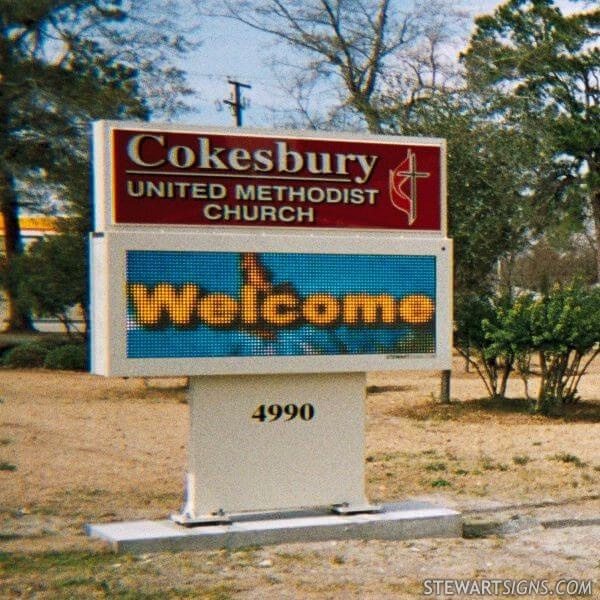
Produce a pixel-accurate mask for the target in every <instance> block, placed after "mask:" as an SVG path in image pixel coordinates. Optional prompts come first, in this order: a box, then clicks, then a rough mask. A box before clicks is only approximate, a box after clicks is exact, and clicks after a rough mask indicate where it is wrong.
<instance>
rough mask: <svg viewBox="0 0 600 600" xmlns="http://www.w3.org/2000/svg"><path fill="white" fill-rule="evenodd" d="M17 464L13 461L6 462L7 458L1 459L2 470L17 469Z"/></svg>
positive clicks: (0, 467)
mask: <svg viewBox="0 0 600 600" xmlns="http://www.w3.org/2000/svg"><path fill="white" fill-rule="evenodd" d="M16 470H17V467H16V465H13V464H12V463H9V462H6V461H5V460H0V471H16Z"/></svg>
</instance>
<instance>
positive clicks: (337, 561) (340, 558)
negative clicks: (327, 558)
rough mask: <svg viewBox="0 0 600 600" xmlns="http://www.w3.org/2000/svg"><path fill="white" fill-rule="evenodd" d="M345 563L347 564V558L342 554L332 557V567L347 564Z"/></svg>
mask: <svg viewBox="0 0 600 600" xmlns="http://www.w3.org/2000/svg"><path fill="white" fill-rule="evenodd" d="M345 562H346V558H345V557H344V555H342V554H334V555H333V556H332V557H331V564H332V565H343V564H345Z"/></svg>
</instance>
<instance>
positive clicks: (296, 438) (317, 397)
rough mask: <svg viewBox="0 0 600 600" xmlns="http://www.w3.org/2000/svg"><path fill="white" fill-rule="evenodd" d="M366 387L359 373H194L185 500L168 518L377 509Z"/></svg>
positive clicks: (210, 519)
mask: <svg viewBox="0 0 600 600" xmlns="http://www.w3.org/2000/svg"><path fill="white" fill-rule="evenodd" d="M365 389H366V375H365V373H318V374H297V375H289V374H286V375H245V376H239V375H238V376H204V377H192V378H191V379H190V389H189V395H188V398H189V404H190V443H189V472H188V479H187V494H186V503H185V506H184V508H183V511H182V513H181V514H180V515H177V516H175V517H174V520H176V521H177V522H178V523H181V524H184V525H194V524H202V523H216V522H228V521H229V520H230V518H231V517H232V516H233V515H235V514H236V513H248V512H258V511H265V510H282V509H284V510H285V509H297V508H301V507H315V506H331V507H332V510H335V511H336V512H340V513H343V514H349V513H357V512H372V511H376V510H377V509H378V507H375V506H372V505H370V504H369V503H368V502H367V500H366V498H365V494H364V487H365V486H364V479H365V474H364V465H365V460H364V421H365ZM253 415H254V416H253Z"/></svg>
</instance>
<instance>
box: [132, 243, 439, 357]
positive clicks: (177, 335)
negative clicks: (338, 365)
mask: <svg viewBox="0 0 600 600" xmlns="http://www.w3.org/2000/svg"><path fill="white" fill-rule="evenodd" d="M126 285H127V338H126V347H127V350H126V351H127V358H128V359H136V358H191V357H268V356H311V355H358V354H386V355H389V354H402V355H406V354H414V355H418V354H433V353H435V351H436V335H435V331H436V327H435V322H436V312H437V311H436V308H437V307H436V301H435V299H436V257H435V256H421V255H418V256H413V255H373V254H331V253H327V254H325V253H322V254H312V253H289V252H213V251H162V250H127V251H126Z"/></svg>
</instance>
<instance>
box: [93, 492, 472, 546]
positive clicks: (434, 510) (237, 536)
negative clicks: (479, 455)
mask: <svg viewBox="0 0 600 600" xmlns="http://www.w3.org/2000/svg"><path fill="white" fill-rule="evenodd" d="M86 532H87V534H88V535H89V536H91V537H94V538H100V539H102V540H105V541H106V542H108V543H109V544H110V545H111V547H112V548H113V550H114V551H115V552H130V553H142V552H164V551H181V550H215V549H221V548H240V547H244V546H267V545H273V544H283V543H290V542H322V541H327V540H351V539H379V540H408V539H417V538H434V537H435V538H439V537H460V536H461V535H462V517H461V514H460V513H458V512H456V511H454V510H449V509H447V508H440V507H436V506H432V505H430V504H425V503H422V502H402V503H397V504H384V505H383V506H382V510H381V512H378V513H368V514H354V515H332V514H331V513H329V512H327V511H326V509H323V510H306V511H294V512H293V513H290V512H280V513H268V514H265V515H258V514H256V513H254V514H253V515H252V517H251V518H250V519H243V518H242V519H240V520H236V521H233V522H232V523H231V524H228V525H203V526H199V527H193V528H190V527H184V526H182V525H178V524H177V523H174V522H173V521H169V520H164V521H131V522H124V523H107V524H95V525H87V526H86Z"/></svg>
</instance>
